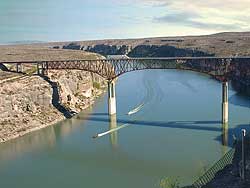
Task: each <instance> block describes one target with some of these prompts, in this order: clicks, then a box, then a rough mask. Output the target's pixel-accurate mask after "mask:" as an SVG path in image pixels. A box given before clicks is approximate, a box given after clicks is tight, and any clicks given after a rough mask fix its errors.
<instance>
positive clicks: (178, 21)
mask: <svg viewBox="0 0 250 188" xmlns="http://www.w3.org/2000/svg"><path fill="white" fill-rule="evenodd" d="M198 20H202V16H200V15H199V14H196V13H189V12H180V13H172V14H167V15H165V16H162V17H156V18H154V20H153V21H156V22H159V23H167V24H174V25H181V26H188V27H192V28H198V29H207V30H237V29H239V25H237V24H234V23H232V24H230V23H209V22H202V21H198Z"/></svg>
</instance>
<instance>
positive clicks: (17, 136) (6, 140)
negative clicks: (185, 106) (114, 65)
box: [0, 90, 106, 145]
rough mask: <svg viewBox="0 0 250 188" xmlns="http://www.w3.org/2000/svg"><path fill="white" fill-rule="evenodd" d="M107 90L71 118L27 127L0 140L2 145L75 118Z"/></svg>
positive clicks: (62, 118) (61, 118)
mask: <svg viewBox="0 0 250 188" xmlns="http://www.w3.org/2000/svg"><path fill="white" fill-rule="evenodd" d="M105 92H106V90H101V91H100V92H98V93H97V95H95V97H94V99H93V103H91V104H90V105H89V106H86V107H85V108H84V109H82V110H81V111H80V112H77V113H75V114H73V115H72V117H70V118H66V117H64V116H63V115H62V116H61V117H60V118H59V119H56V120H54V121H52V122H49V123H46V124H41V125H40V126H37V127H33V128H31V129H27V130H25V131H22V132H20V133H18V134H14V135H11V136H8V137H7V138H5V140H3V141H2V140H0V145H1V144H4V143H7V142H9V141H12V140H15V139H18V138H20V137H23V136H26V135H27V134H30V133H32V132H35V131H39V130H42V129H44V128H47V127H49V126H56V125H57V124H59V123H60V122H63V121H66V120H67V119H72V118H74V117H75V116H77V115H78V114H79V113H82V112H84V111H87V109H88V108H90V107H91V106H93V105H94V104H95V102H96V101H95V99H97V98H99V97H101V96H102V95H103V94H104V93H105Z"/></svg>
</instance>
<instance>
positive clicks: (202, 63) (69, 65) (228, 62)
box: [0, 57, 250, 81]
mask: <svg viewBox="0 0 250 188" xmlns="http://www.w3.org/2000/svg"><path fill="white" fill-rule="evenodd" d="M1 63H3V64H16V66H17V72H18V71H20V70H21V68H20V67H21V65H22V64H37V69H38V71H40V73H46V71H47V70H62V69H69V70H70V69H71V70H72V69H74V70H84V71H89V72H93V73H96V74H98V75H100V76H101V77H103V78H104V79H106V80H110V81H111V80H114V79H115V78H117V77H118V76H120V75H122V74H124V73H127V72H131V71H136V70H144V69H180V70H191V71H195V72H200V73H205V74H208V75H211V76H214V77H216V78H218V79H220V80H230V78H231V76H232V75H235V76H241V75H249V76H250V57H167V58H126V59H98V60H65V61H64V60H60V61H23V62H22V61H19V62H0V64H1Z"/></svg>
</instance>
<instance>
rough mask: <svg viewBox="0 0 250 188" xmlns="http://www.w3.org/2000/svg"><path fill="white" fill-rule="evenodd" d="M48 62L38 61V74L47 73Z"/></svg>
mask: <svg viewBox="0 0 250 188" xmlns="http://www.w3.org/2000/svg"><path fill="white" fill-rule="evenodd" d="M47 71H48V68H47V64H46V63H44V62H39V63H37V74H38V75H47Z"/></svg>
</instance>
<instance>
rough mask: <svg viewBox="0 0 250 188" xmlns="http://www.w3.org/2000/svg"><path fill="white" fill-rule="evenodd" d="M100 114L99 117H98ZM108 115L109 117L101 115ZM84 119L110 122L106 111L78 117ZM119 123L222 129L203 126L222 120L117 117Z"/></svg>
mask: <svg viewBox="0 0 250 188" xmlns="http://www.w3.org/2000/svg"><path fill="white" fill-rule="evenodd" d="M96 116H98V117H96ZM99 116H107V117H99ZM78 118H79V119H82V120H88V121H97V122H107V123H108V122H109V121H110V119H109V117H108V115H107V114H106V113H94V114H89V115H87V116H82V117H78ZM117 123H120V124H131V125H138V126H154V127H166V128H175V129H193V130H205V131H221V128H219V127H212V126H211V127H208V126H201V124H204V125H207V124H210V125H212V124H220V121H144V120H125V119H119V118H117Z"/></svg>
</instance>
